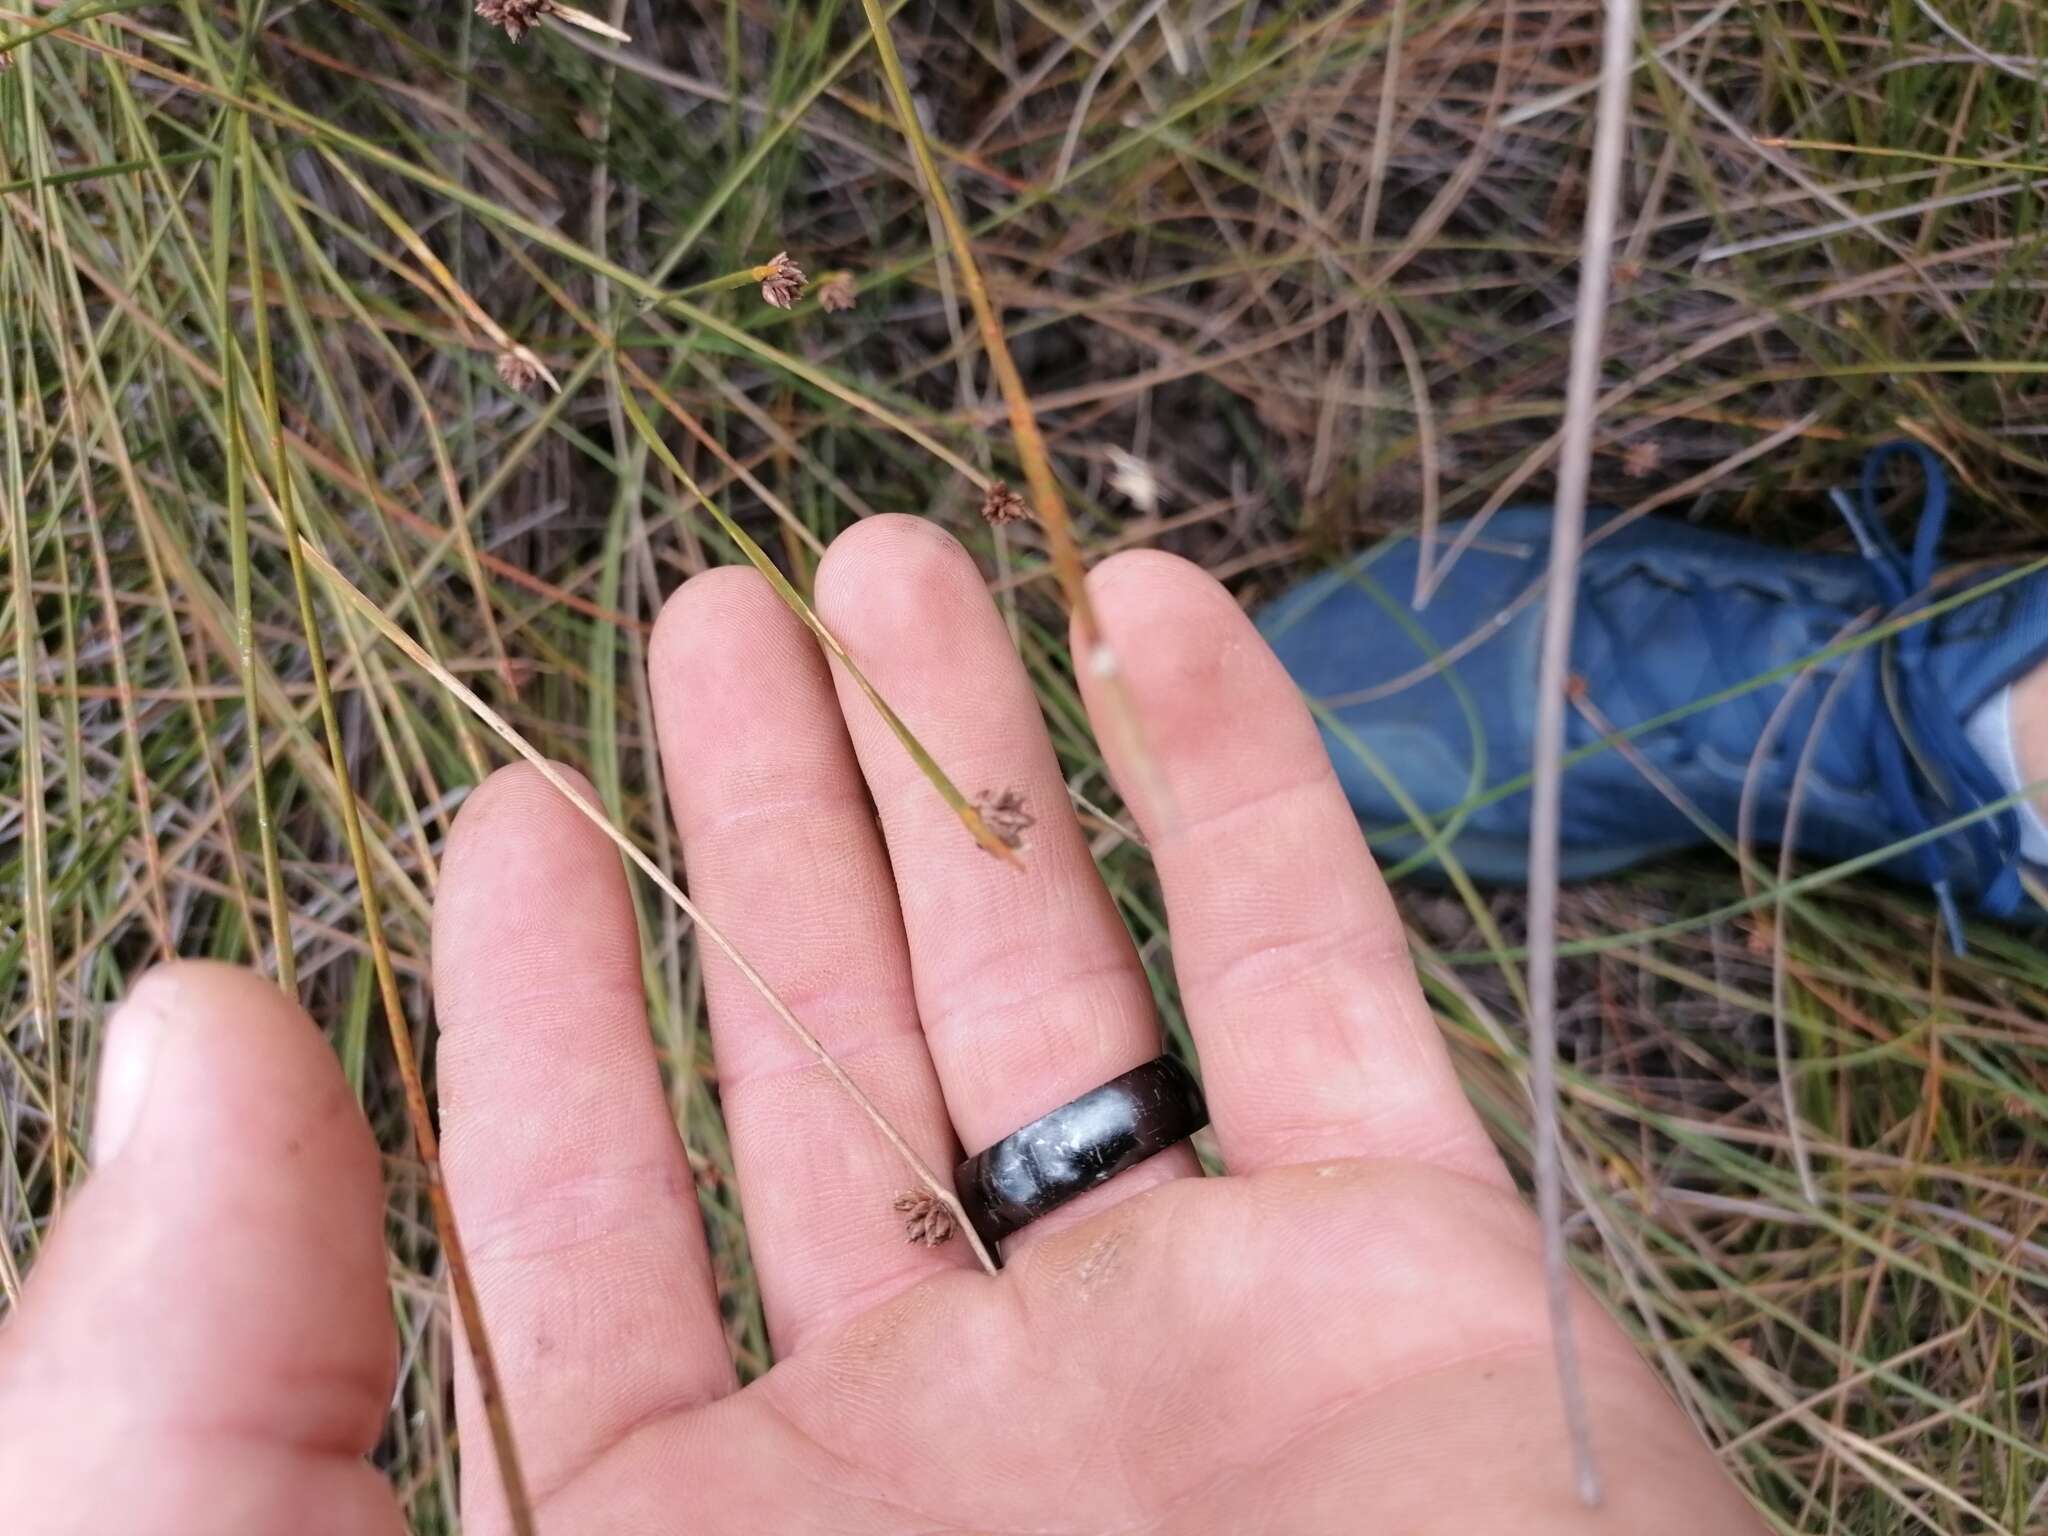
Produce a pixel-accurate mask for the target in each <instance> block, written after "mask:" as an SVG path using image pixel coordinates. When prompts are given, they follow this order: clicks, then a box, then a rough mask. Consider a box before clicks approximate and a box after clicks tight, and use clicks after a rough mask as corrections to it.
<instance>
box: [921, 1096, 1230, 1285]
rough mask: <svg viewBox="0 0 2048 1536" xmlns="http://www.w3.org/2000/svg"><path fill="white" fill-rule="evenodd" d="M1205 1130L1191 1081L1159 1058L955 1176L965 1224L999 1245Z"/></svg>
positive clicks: (1203, 1108) (1205, 1112)
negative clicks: (1123, 1173)
mask: <svg viewBox="0 0 2048 1536" xmlns="http://www.w3.org/2000/svg"><path fill="white" fill-rule="evenodd" d="M1208 1123H1209V1108H1208V1106H1207V1105H1206V1104H1204V1103H1203V1102H1202V1089H1201V1086H1200V1085H1199V1084H1198V1083H1196V1081H1195V1078H1194V1074H1193V1073H1191V1072H1190V1071H1188V1069H1187V1068H1186V1067H1184V1066H1182V1065H1181V1064H1180V1063H1179V1062H1178V1061H1176V1060H1174V1059H1173V1058H1172V1057H1171V1056H1160V1057H1158V1058H1156V1059H1154V1060H1152V1061H1148V1062H1146V1063H1145V1064H1144V1065H1143V1066H1142V1067H1133V1068H1131V1070H1130V1071H1128V1072H1125V1073H1123V1074H1121V1075H1120V1076H1117V1077H1113V1078H1111V1079H1110V1080H1109V1081H1108V1082H1106V1083H1104V1084H1103V1085H1102V1086H1101V1087H1100V1088H1093V1089H1090V1090H1089V1091H1088V1092H1087V1093H1084V1094H1082V1095H1081V1096H1080V1097H1079V1098H1078V1099H1075V1100H1073V1101H1072V1102H1071V1103H1067V1104H1062V1105H1061V1106H1060V1107H1059V1108H1058V1109H1055V1110H1051V1111H1048V1112H1047V1113H1045V1114H1043V1115H1040V1116H1039V1117H1038V1118H1037V1119H1036V1120H1034V1121H1032V1122H1031V1123H1030V1124H1029V1125H1026V1126H1021V1127H1019V1128H1018V1129H1017V1130H1014V1131H1012V1132H1010V1134H1009V1135H1007V1136H1005V1137H1004V1138H1003V1139H1002V1140H1001V1141H999V1142H997V1143H996V1144H995V1145H994V1146H992V1147H990V1148H988V1150H987V1151H985V1152H977V1153H976V1154H975V1155H974V1156H973V1157H970V1158H968V1159H967V1161H965V1162H964V1163H962V1164H961V1165H960V1166H959V1168H958V1169H956V1170H955V1171H954V1174H953V1186H954V1188H955V1189H956V1190H958V1191H959V1195H960V1203H961V1204H962V1205H964V1206H965V1207H966V1208H967V1219H968V1220H970V1221H972V1222H973V1223H974V1230H975V1231H976V1232H978V1233H980V1234H981V1240H982V1241H983V1242H984V1243H986V1244H987V1245H988V1249H989V1252H990V1253H994V1252H995V1251H996V1244H997V1243H998V1242H1000V1241H1001V1240H1002V1239H1003V1238H1005V1237H1008V1236H1009V1235H1010V1234H1011V1233H1012V1232H1015V1231H1017V1230H1018V1229H1019V1228H1021V1227H1025V1226H1028V1225H1030V1224H1031V1223H1032V1222H1034V1221H1036V1220H1037V1219H1038V1218H1039V1217H1041V1216H1043V1215H1045V1214H1046V1212H1048V1211H1052V1210H1057V1209H1058V1208H1059V1207H1060V1206H1063V1205H1065V1204H1066V1203H1067V1202H1068V1201H1069V1200H1071V1199H1073V1198H1074V1197H1075V1196H1076V1195H1079V1194H1082V1193H1084V1192H1086V1191H1088V1190H1091V1189H1093V1188H1094V1187H1095V1186H1096V1185H1098V1184H1101V1183H1104V1182H1106V1181H1107V1180H1109V1179H1113V1178H1115V1177H1116V1176H1117V1175H1118V1174H1120V1173H1122V1172H1123V1171H1124V1170H1125V1169H1126V1168H1130V1167H1133V1166H1135V1165H1136V1164H1138V1163H1142V1162H1143V1161H1145V1159H1146V1158H1148V1157H1152V1156H1155V1155H1157V1154H1158V1153H1161V1152H1164V1151H1165V1150H1166V1149H1167V1148H1168V1147H1170V1146H1173V1145H1174V1144H1175V1143H1176V1142H1181V1141H1186V1140H1187V1139H1188V1137H1190V1136H1192V1135H1194V1133H1195V1132H1196V1131H1198V1130H1200V1129H1201V1128H1202V1127H1203V1126H1205V1125H1207V1124H1208Z"/></svg>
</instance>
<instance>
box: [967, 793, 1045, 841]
mask: <svg viewBox="0 0 2048 1536" xmlns="http://www.w3.org/2000/svg"><path fill="white" fill-rule="evenodd" d="M974 808H975V809H976V810H977V811H979V812H981V819H982V820H983V821H985V822H987V823H988V829H989V831H991V832H993V833H995V835H996V839H997V841H999V842H1000V843H1001V844H1002V845H1003V846H1004V847H1005V848H1022V847H1023V846H1024V834H1025V833H1026V832H1027V831H1029V830H1030V828H1031V826H1032V824H1033V823H1034V822H1036V821H1037V820H1038V818H1037V817H1035V816H1033V815H1032V814H1031V812H1030V811H1029V810H1027V809H1025V806H1024V792H1023V791H1022V790H1019V789H1006V790H1004V791H1003V792H1002V793H1001V794H997V793H995V791H993V790H987V789H985V790H983V791H982V792H981V793H980V794H979V795H978V796H976V797H975V801H974Z"/></svg>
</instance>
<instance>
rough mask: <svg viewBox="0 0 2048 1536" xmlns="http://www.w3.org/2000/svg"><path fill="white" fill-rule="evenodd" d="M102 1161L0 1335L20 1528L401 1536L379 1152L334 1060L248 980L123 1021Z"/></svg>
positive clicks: (227, 982) (267, 990)
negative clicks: (390, 1454) (389, 1417)
mask: <svg viewBox="0 0 2048 1536" xmlns="http://www.w3.org/2000/svg"><path fill="white" fill-rule="evenodd" d="M93 1161H94V1164H95V1170H94V1173H93V1175H92V1177H91V1179H90V1180H89V1181H88V1182H87V1184H86V1186H85V1188H84V1190H83V1191H82V1192H81V1193H80V1195H79V1197H78V1198H77V1199H76V1200H75V1201H74V1202H73V1203H72V1204H71V1206H70V1208H69V1209H68V1210H67V1212H66V1213H65V1215H64V1217H63V1219H62V1221H60V1222H59V1223H58V1226H57V1228H56V1230H55V1231H54V1232H53V1233H52V1234H51V1236H50V1238H49V1240H48V1241H47V1242H46V1243H45V1244H44V1247H43V1251H42V1254H41V1257H40V1260H39V1261H38V1263H37V1265H36V1268H35V1270H34V1273H33V1274H32V1275H31V1277H30V1279H29V1281H28V1284H27V1287H26V1290H25V1294H24V1295H23V1297H22V1301H21V1306H20V1308H19V1311H18V1313H17V1315H16V1316H15V1317H14V1318H13V1320H12V1321H11V1322H9V1323H8V1325H7V1326H6V1328H5V1329H4V1331H0V1505H9V1506H11V1507H13V1508H17V1509H19V1508H22V1507H24V1505H25V1507H26V1509H27V1511H28V1519H27V1522H26V1524H25V1525H17V1526H13V1527H12V1529H15V1530H20V1531H23V1532H33V1533H37V1536H41V1533H43V1532H60V1531H61V1532H69V1531H108V1530H116V1529H118V1530H123V1531H134V1532H138V1533H140V1532H148V1533H151V1536H156V1533H165V1536H170V1533H179V1536H182V1533H186V1532H193V1533H197V1532H200V1531H205V1532H207V1533H210V1536H212V1533H219V1536H227V1533H234V1536H241V1533H244V1532H248V1533H254V1532H257V1531H265V1532H268V1531H275V1530H286V1529H290V1530H293V1531H294V1532H295V1533H298V1536H311V1533H314V1532H319V1533H326V1532H334V1533H337V1536H340V1533H347V1536H359V1533H369V1532H376V1533H379V1536H382V1533H385V1532H393V1531H397V1530H399V1529H400V1525H399V1521H398V1516H397V1510H396V1507H395V1505H394V1504H393V1503H392V1501H391V1498H390V1495H389V1493H388V1491H387V1490H385V1489H384V1488H383V1486H382V1485H381V1483H380V1482H379V1480H378V1479H377V1477H376V1476H375V1474H374V1473H373V1472H372V1470H371V1469H370V1468H369V1467H368V1466H367V1465H366V1464H365V1463H364V1462H363V1460H362V1457H363V1456H364V1454H365V1453H366V1452H368V1451H369V1449H370V1448H371V1446H372V1445H373V1444H374V1443H375V1441H376V1438H377V1434H378V1429H379V1426H380V1425H381V1423H382V1421H383V1418H384V1414H385V1410H386V1407H387V1405H388V1403H389V1400H390V1395H391V1390H392V1387H391V1383H392V1372H393V1368H394V1356H395V1348H394V1340H393V1334H392V1327H391V1313H390V1302H389V1297H388V1293H387V1291H386V1287H385V1267H384V1247H383V1231H382V1221H383V1199H382V1191H381V1188H380V1183H379V1178H378V1164H377V1149H376V1145H375V1143H374V1142H373V1141H372V1140H371V1137H370V1133H369V1128H368V1127H367V1126H366V1125H365V1124H364V1122H363V1119H362V1116H361V1115H360V1114H359V1113H358V1111H357V1109H356V1105H355V1103H354V1100H353V1099H352V1098H351V1096H350V1094H349V1091H348V1088H347V1085H346V1084H345V1083H344V1082H343V1080H342V1076H341V1072H340V1070H339V1067H338V1066H337V1064H336V1062H335V1060H334V1057H333V1055H332V1053H331V1052H330V1051H329V1050H328V1048H327V1044H326V1042H325V1041H324V1040H322V1039H321V1037H320V1035H319V1033H318V1032H317V1031H316V1030H315V1029H314V1028H313V1026H312V1024H311V1022H310V1021H309V1020H308V1019H307V1018H306V1015H305V1014H304V1013H303V1012H302V1011H301V1010H300V1009H299V1008H298V1007H297V1006H295V1005H294V1004H293V1003H292V1002H290V1001H289V1000H288V999H286V998H285V997H284V996H282V995H281V994H280V993H279V992H278V990H277V989H276V987H274V986H272V985H270V984H268V983H266V982H264V981H263V980H261V979H260V978H258V977H257V976H255V975H253V974H251V973H250V972H247V971H242V970H238V969H235V968H234V967H231V966H224V965H213V964H203V963H181V964H176V965H169V966H164V967H162V968H161V969H158V970H156V971H152V972H151V973H150V974H149V975H148V976H146V977H145V978H144V979H143V980H142V982H141V983H140V984H139V985H138V986H137V987H136V988H135V990H134V992H133V993H132V994H131V995H130V996H129V998H128V1000H127V1001H126V1002H125V1003H123V1004H122V1005H121V1007H120V1008H119V1009H118V1010H117V1011H116V1012H115V1014H114V1017H113V1018H112V1019H111V1020H110V1021H109V1023H108V1026H107V1036H106V1044H105V1048H104V1052H103V1062H102V1067H101V1074H100V1098H99V1101H98V1112H97V1115H96V1117H95V1124H94V1127H93Z"/></svg>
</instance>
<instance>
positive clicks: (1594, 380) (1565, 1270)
mask: <svg viewBox="0 0 2048 1536" xmlns="http://www.w3.org/2000/svg"><path fill="white" fill-rule="evenodd" d="M1635 33H1636V6H1635V0H1608V4H1607V19H1606V30H1605V33H1604V35H1603V38H1602V47H1601V58H1600V94H1599V104H1598V107H1597V110H1596V112H1595V117H1594V129H1593V165H1592V171H1591V173H1590V192H1589V196H1588V199H1587V205H1586V219H1585V227H1584V230H1583V231H1582V239H1581V244H1580V251H1579V292H1578V308H1577V311H1576V313H1575V315H1574V318H1573V324H1572V345H1571V361H1570V364H1569V372H1568V374H1567V383H1566V390H1565V420H1564V427H1563V429H1562V432H1561V434H1560V435H1561V436H1562V438H1563V440H1564V442H1563V453H1562V456H1561V458H1560V461H1559V464H1558V477H1557V479H1558V484H1557V503H1556V511H1555V513H1554V515H1553V517H1552V520H1551V529H1550V600H1549V602H1548V603H1546V604H1545V606H1544V610H1543V651H1542V661H1541V663H1540V667H1539V670H1538V674H1537V681H1536V729H1535V740H1534V743H1533V746H1532V749H1531V757H1532V759H1533V762H1534V766H1535V775H1534V782H1533V783H1532V784H1531V786H1530V802H1531V810H1530V826H1529V938H1528V942H1529V1056H1530V1074H1529V1091H1530V1095H1531V1097H1532V1098H1533V1099H1534V1100H1535V1151H1536V1211H1537V1216H1538V1219H1539V1220H1540V1221H1541V1223H1542V1227H1543V1278H1544V1284H1545V1287H1546V1289H1547V1290H1548V1292H1549V1304H1550V1335H1551V1343H1552V1347H1553V1349H1554V1351H1555V1353H1556V1360H1557V1381H1558V1390H1559V1392H1560V1394H1561V1395H1562V1397H1563V1399H1564V1416H1565V1425H1566V1429H1567V1432H1568V1433H1569V1434H1570V1437H1571V1450H1572V1462H1573V1473H1574V1479H1575V1482H1576V1484H1577V1487H1578V1494H1579V1499H1580V1501H1581V1502H1582V1503H1584V1504H1585V1505H1586V1506H1587V1507H1588V1508H1594V1507H1597V1506H1598V1505H1599V1503H1600V1502H1601V1490H1600V1467H1599V1463H1598V1462H1597V1461H1596V1460H1595V1458H1594V1452H1593V1424H1592V1415H1591V1413H1590V1411H1589V1410H1588V1408H1587V1405H1586V1390H1585V1385H1584V1382H1583V1381H1582V1380H1581V1378H1580V1374H1579V1357H1578V1350H1577V1347H1576V1345H1575V1344H1574V1342H1573V1339H1572V1314H1571V1267H1570V1263H1571V1261H1570V1258H1569V1257H1568V1255H1567V1253H1566V1251H1565V1235H1564V1166H1563V1159H1564V1148H1563V1143H1562V1139H1561V1137H1560V1134H1559V1130H1558V1102H1557V883H1558V839H1559V833H1560V829H1561V822H1562V817H1563V805H1564V712H1565V704H1566V699H1565V672H1566V669H1567V667H1568V665H1569V663H1570V657H1571V644H1572V617H1573V606H1574V603H1575V600H1576V597H1577V592H1578V576H1579V547H1580V544H1581V543H1582V541H1583V539H1584V536H1585V525H1586V485H1587V481H1588V480H1589V478H1590V476H1591V472H1592V463H1593V428H1594V425H1595V423H1596V421H1597V419H1598V410H1597V407H1598V403H1599V391H1600V356H1601V347H1602V344H1603V341H1604V338H1605V326H1606V320H1607V288H1608V279H1609V276H1610V264H1611V262H1612V258H1613V250H1614V226H1615V221H1616V216H1617V212H1618V210H1619V207H1620V203H1621V157H1622V150H1623V148H1624V143H1625V138H1626V134H1627V130H1628V97H1629V60H1630V59H1631V57H1633V54H1634V50H1635Z"/></svg>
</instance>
